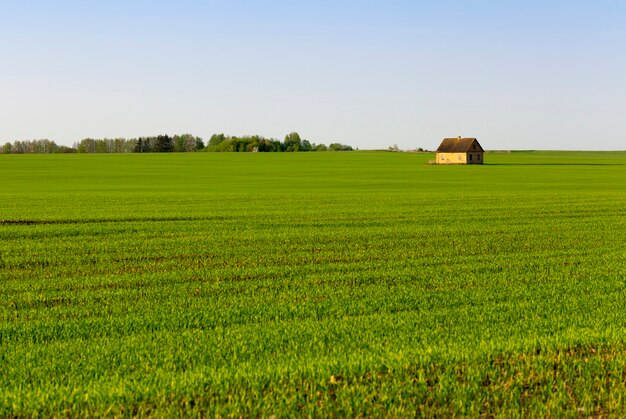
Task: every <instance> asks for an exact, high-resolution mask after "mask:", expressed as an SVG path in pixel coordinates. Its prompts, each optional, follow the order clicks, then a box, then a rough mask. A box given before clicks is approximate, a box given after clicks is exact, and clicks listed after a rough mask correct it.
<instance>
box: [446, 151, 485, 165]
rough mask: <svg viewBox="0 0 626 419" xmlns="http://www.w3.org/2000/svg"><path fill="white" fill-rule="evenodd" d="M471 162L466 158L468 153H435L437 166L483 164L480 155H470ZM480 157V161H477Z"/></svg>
mask: <svg viewBox="0 0 626 419" xmlns="http://www.w3.org/2000/svg"><path fill="white" fill-rule="evenodd" d="M471 154H472V160H471V161H470V160H469V158H468V153H437V156H436V162H437V164H483V154H482V153H471ZM478 155H480V160H478V157H477V156H478Z"/></svg>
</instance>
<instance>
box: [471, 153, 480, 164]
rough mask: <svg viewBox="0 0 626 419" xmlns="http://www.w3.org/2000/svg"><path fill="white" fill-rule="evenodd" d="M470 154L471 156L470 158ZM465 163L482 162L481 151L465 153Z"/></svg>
mask: <svg viewBox="0 0 626 419" xmlns="http://www.w3.org/2000/svg"><path fill="white" fill-rule="evenodd" d="M470 155H471V156H472V158H471V159H470V157H469V156H470ZM467 164H483V153H477V152H474V153H467Z"/></svg>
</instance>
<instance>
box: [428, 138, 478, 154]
mask: <svg viewBox="0 0 626 419" xmlns="http://www.w3.org/2000/svg"><path fill="white" fill-rule="evenodd" d="M474 143H476V145H477V146H478V149H479V150H477V151H485V150H483V148H482V147H481V146H480V144H479V143H478V141H477V140H476V138H461V137H458V138H444V139H443V141H442V142H441V144H440V145H439V148H438V149H437V153H466V152H468V151H472V150H471V148H472V144H474Z"/></svg>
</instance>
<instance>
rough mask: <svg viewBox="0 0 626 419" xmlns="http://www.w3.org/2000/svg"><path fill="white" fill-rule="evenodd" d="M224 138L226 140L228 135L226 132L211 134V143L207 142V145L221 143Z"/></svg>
mask: <svg viewBox="0 0 626 419" xmlns="http://www.w3.org/2000/svg"><path fill="white" fill-rule="evenodd" d="M224 140H226V136H225V135H224V134H213V135H211V138H210V139H209V143H208V144H207V147H215V146H217V145H219V144H220V143H222V142H223V141H224Z"/></svg>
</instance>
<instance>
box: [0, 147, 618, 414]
mask: <svg viewBox="0 0 626 419" xmlns="http://www.w3.org/2000/svg"><path fill="white" fill-rule="evenodd" d="M432 158H433V156H432V154H405V153H384V152H355V153H276V154H261V153H249V154H236V153H233V154H230V153H226V154H219V155H216V154H212V153H188V154H167V155H163V154H145V155H125V154H120V155H8V156H4V155H3V156H0V185H1V186H0V220H2V222H1V223H0V416H3V417H4V416H8V415H26V416H31V415H35V414H39V415H44V416H48V415H62V416H67V415H71V416H75V415H80V414H82V415H84V414H88V415H133V414H138V415H158V416H161V415H163V416H171V415H180V414H189V415H207V416H214V415H216V414H217V415H225V416H228V415H236V416H239V415H240V414H243V415H244V416H246V415H267V416H269V415H271V414H275V415H277V416H293V415H316V414H317V415H335V416H356V415H359V414H363V415H375V416H377V415H384V414H388V415H393V416H414V415H416V414H418V415H419V414H423V415H434V414H440V415H453V414H456V415H471V416H478V415H480V414H486V415H508V414H511V413H512V414H515V415H520V414H526V415H528V414H531V415H562V414H563V412H566V413H567V414H568V415H584V416H588V415H599V414H614V415H620V414H624V413H625V411H626V407H625V406H626V386H625V379H624V377H625V376H626V341H625V339H624V336H626V153H625V152H514V153H501V154H500V153H490V154H486V155H485V161H486V162H487V164H485V165H483V166H430V165H426V164H425V163H426V162H427V161H428V160H431V159H432Z"/></svg>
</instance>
